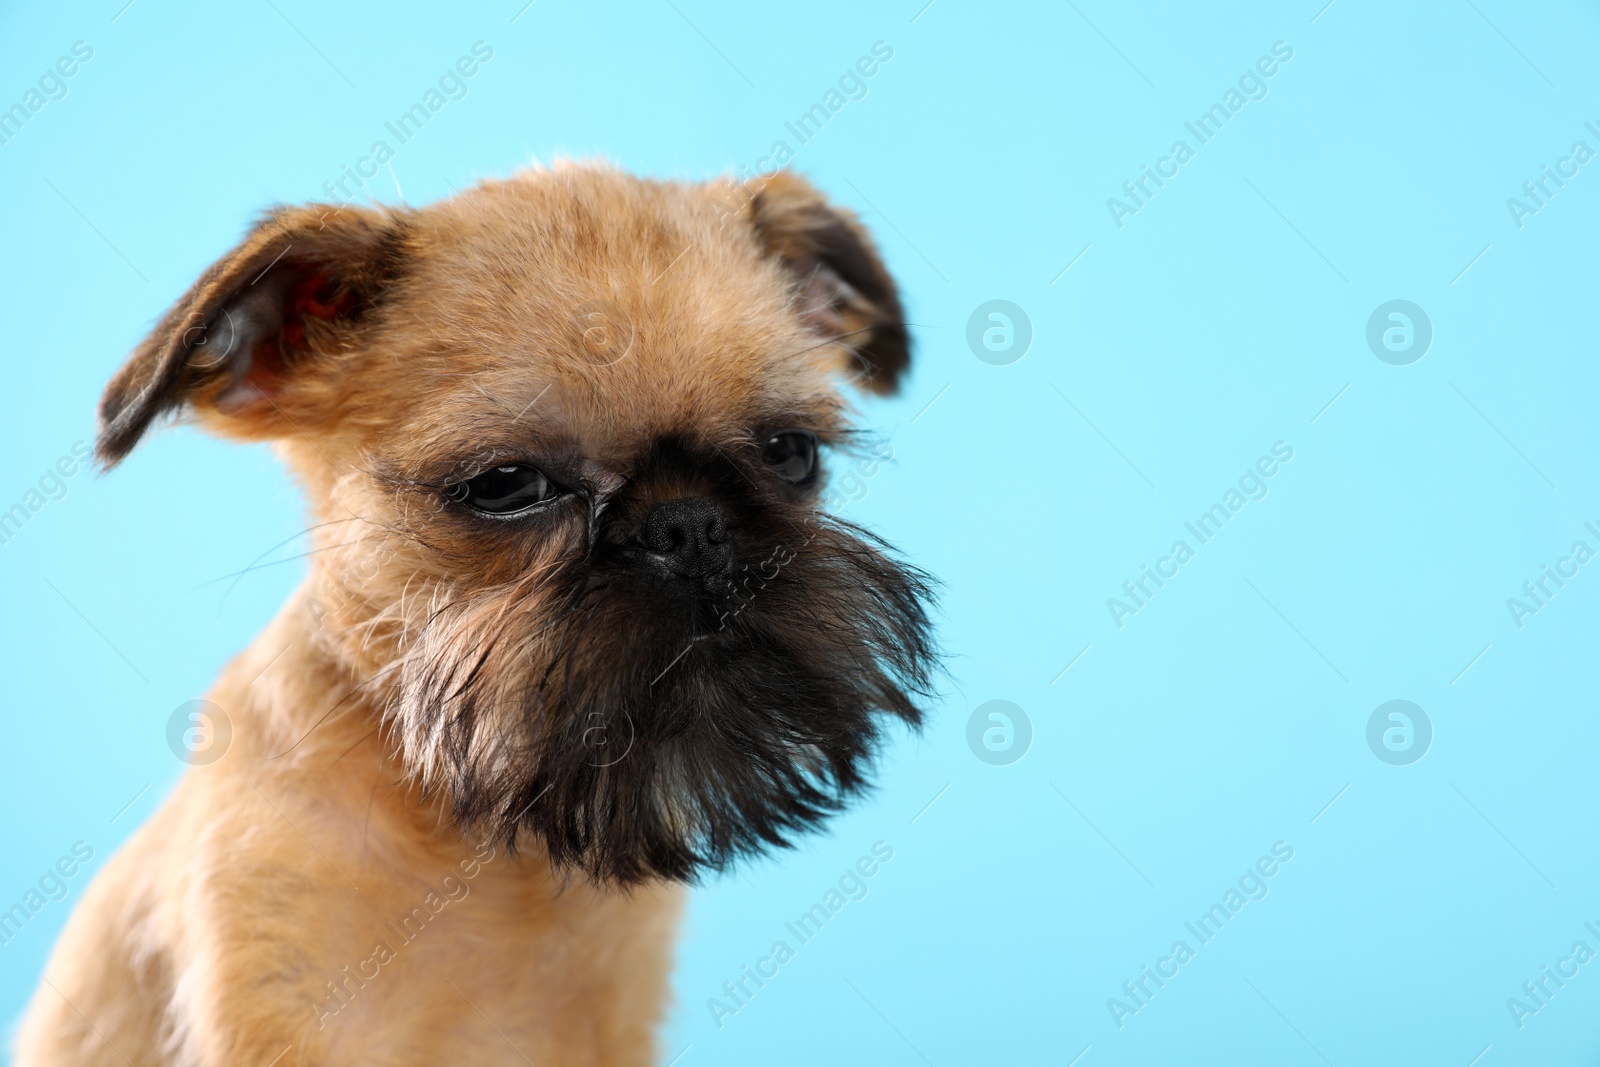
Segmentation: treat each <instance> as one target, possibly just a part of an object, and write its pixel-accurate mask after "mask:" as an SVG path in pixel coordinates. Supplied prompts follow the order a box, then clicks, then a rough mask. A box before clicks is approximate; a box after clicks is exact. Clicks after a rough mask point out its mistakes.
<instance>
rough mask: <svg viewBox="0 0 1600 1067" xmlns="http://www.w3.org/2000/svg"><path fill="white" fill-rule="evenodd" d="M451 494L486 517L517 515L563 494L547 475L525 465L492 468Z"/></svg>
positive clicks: (452, 487) (452, 488)
mask: <svg viewBox="0 0 1600 1067" xmlns="http://www.w3.org/2000/svg"><path fill="white" fill-rule="evenodd" d="M448 492H449V494H450V499H452V500H455V501H458V502H459V503H462V504H465V505H467V507H469V508H471V509H472V510H473V511H480V512H483V513H484V514H485V515H515V514H517V513H518V512H520V511H526V510H528V509H529V508H531V507H533V506H534V505H536V504H543V503H545V502H546V501H548V500H554V499H555V498H556V497H557V496H560V495H561V494H560V492H559V491H558V490H557V489H556V487H555V485H554V483H552V482H551V481H550V479H549V478H546V477H545V476H544V472H542V471H539V470H535V469H534V468H533V467H530V466H528V465H527V464H526V463H513V464H510V465H507V466H504V467H491V468H490V469H489V470H486V471H484V472H483V473H482V474H480V475H478V476H477V477H475V478H468V479H467V480H466V481H464V482H461V483H460V484H458V485H453V486H451V487H450V489H449V490H448Z"/></svg>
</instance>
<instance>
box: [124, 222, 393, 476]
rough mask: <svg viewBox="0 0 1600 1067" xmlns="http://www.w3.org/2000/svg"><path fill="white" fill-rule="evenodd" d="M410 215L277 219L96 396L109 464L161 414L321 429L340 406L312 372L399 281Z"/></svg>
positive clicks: (201, 285)
mask: <svg viewBox="0 0 1600 1067" xmlns="http://www.w3.org/2000/svg"><path fill="white" fill-rule="evenodd" d="M405 224H406V216H405V214H404V213H401V212H394V211H382V212H379V211H371V210H367V209H362V208H353V207H348V206H346V207H333V206H326V205H314V204H313V205H307V206H304V207H293V208H280V209H277V210H275V211H272V212H269V213H268V214H267V215H266V216H265V217H264V218H262V220H261V221H260V222H258V223H257V224H256V226H255V227H254V228H253V229H252V230H251V231H250V234H249V236H247V237H246V238H245V239H244V241H243V242H242V243H241V244H240V245H239V247H238V248H235V249H234V250H233V251H232V252H230V253H228V254H227V255H226V256H224V257H222V259H220V260H218V261H217V262H216V263H215V264H213V265H212V266H211V267H210V268H209V269H208V270H207V271H206V272H205V273H204V274H202V275H201V276H200V279H199V280H198V281H196V282H195V283H194V285H193V286H192V287H190V289H189V291H188V292H187V293H185V294H184V295H183V296H182V297H181V298H180V299H179V300H178V302H177V303H176V304H174V305H173V306H172V309H171V310H170V311H168V312H167V314H166V316H165V317H164V318H162V320H161V322H160V324H159V325H158V326H156V328H155V329H154V330H153V331H151V333H150V336H148V337H146V338H145V339H144V341H143V342H142V343H140V345H139V346H138V347H137V348H135V349H134V351H133V354H132V355H131V356H130V357H129V358H128V361H127V362H126V363H125V364H123V366H122V369H120V370H119V371H117V373H116V375H115V376H114V377H112V379H111V382H110V384H108V385H107V386H106V391H105V395H104V396H103V397H101V400H100V429H99V435H98V437H97V438H96V440H95V453H96V455H97V456H98V457H99V459H100V462H101V464H102V465H103V466H105V467H107V468H110V467H113V466H115V465H116V464H117V463H118V462H120V461H121V460H122V458H123V457H124V456H126V455H127V454H128V452H129V451H131V450H132V448H133V446H134V445H135V444H137V443H138V441H139V438H140V437H142V436H143V435H144V433H145V431H146V430H147V429H149V427H150V424H151V422H153V421H154V420H155V419H156V418H157V417H158V416H160V415H163V414H166V413H169V412H176V411H179V410H181V409H185V408H188V409H190V410H193V411H195V412H196V413H198V414H199V415H200V416H201V417H202V418H203V419H204V420H205V422H206V423H207V424H208V425H209V426H211V427H212V428H214V429H216V430H218V431H219V432H222V433H224V434H227V435H229V436H235V437H242V438H246V439H261V438H268V437H275V436H278V435H280V434H282V433H285V432H288V430H289V428H290V426H291V425H296V426H298V425H304V424H305V423H303V422H302V421H301V420H306V422H312V423H314V422H315V421H316V420H317V418H318V417H319V416H326V415H328V414H329V412H330V408H329V402H330V401H331V400H334V399H336V398H335V397H331V396H329V395H327V394H328V393H329V392H330V391H329V390H328V389H327V388H326V387H324V388H322V389H321V390H319V389H318V388H317V382H316V381H314V380H313V379H315V378H316V377H317V376H316V375H314V374H310V373H307V372H308V371H309V370H311V369H312V368H313V367H314V365H316V364H318V363H320V362H325V361H329V360H333V359H336V358H337V354H338V353H339V352H340V351H341V350H344V349H346V348H348V347H350V346H351V344H352V343H353V341H354V339H355V336H356V334H357V333H358V332H359V330H360V328H361V325H362V322H363V320H364V319H365V318H366V317H367V316H368V315H369V314H370V312H371V311H372V309H373V307H374V306H375V305H376V302H377V301H378V299H379V297H380V296H381V295H382V292H383V290H384V288H385V287H386V286H387V285H389V284H390V283H391V282H392V280H393V279H394V278H395V277H397V276H398V273H399V269H400V266H401V260H402V258H403V257H402V252H403V242H404V231H405Z"/></svg>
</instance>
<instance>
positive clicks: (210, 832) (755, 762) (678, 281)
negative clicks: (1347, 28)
mask: <svg viewBox="0 0 1600 1067" xmlns="http://www.w3.org/2000/svg"><path fill="white" fill-rule="evenodd" d="M906 326H907V324H906V323H905V322H904V313H903V311H902V306H901V301H900V297H899V295H898V292H897V289H896V286H895V283H894V282H893V280H892V279H891V278H890V276H889V274H888V272H887V270H886V269H885V267H884V264H883V260H882V258H881V256H880V254H879V252H878V251H877V249H876V246H875V245H874V243H873V242H872V240H871V238H870V236H869V235H868V234H867V232H866V231H865V229H864V228H863V227H862V225H861V224H860V222H859V221H858V220H857V219H856V218H855V217H854V216H853V215H852V214H850V213H849V212H847V211H845V210H843V209H840V208H838V207H835V206H832V205H830V204H829V203H828V202H827V200H825V199H824V197H823V196H822V195H821V194H820V193H819V192H818V191H817V190H816V189H815V188H814V187H813V186H812V185H810V184H809V183H808V182H806V181H805V180H804V179H802V178H799V177H797V176H794V175H793V174H790V173H787V172H780V173H777V174H773V175H770V176H765V177H760V178H756V179H753V180H750V181H747V182H733V181H727V180H725V181H718V182H710V183H704V184H689V183H671V182H655V181H647V180H643V179H639V178H635V177H631V176H629V175H626V174H624V173H622V172H621V171H618V170H616V169H613V168H611V167H609V166H604V165H599V164H592V163H562V164H557V165H555V166H553V167H546V168H535V169H530V170H526V171H522V172H518V173H517V174H515V175H513V176H512V177H510V178H507V179H504V180H491V181H485V182H483V183H481V184H479V185H476V186H474V187H472V188H471V189H469V190H467V191H466V192H464V193H461V194H459V195H457V196H455V197H453V198H451V199H448V200H444V201H441V202H439V203H436V204H433V205H430V206H428V207H423V208H410V207H390V208H383V207H376V206H374V207H356V206H350V205H345V206H342V207H334V206H317V205H310V206H296V207H288V208H280V209H277V210H274V211H272V212H269V213H268V214H267V215H266V216H264V217H263V219H262V220H261V221H260V222H259V223H258V224H257V225H256V226H255V227H254V229H253V230H252V231H251V232H250V233H249V234H248V236H247V237H246V238H245V240H244V241H243V243H241V244H240V245H239V246H238V247H237V248H236V249H234V250H233V251H232V252H230V253H229V254H227V255H226V256H224V257H223V258H222V259H221V260H220V261H218V262H217V263H216V264H214V265H213V266H212V267H211V268H210V269H208V270H207V271H206V272H205V273H204V274H203V275H202V276H201V277H200V279H199V280H198V281H197V282H196V283H195V284H194V286H193V287H192V288H191V289H190V290H189V291H188V292H187V293H186V294H185V295H184V296H183V297H182V298H181V299H180V300H178V302H177V304H176V305H175V306H174V307H173V308H172V309H171V311H170V312H168V314H167V315H166V316H165V317H164V318H163V319H162V320H161V321H160V323H159V324H158V325H157V326H156V328H155V329H154V331H153V332H152V333H151V334H150V335H149V337H148V338H147V339H146V340H145V341H144V342H142V343H141V344H140V345H139V346H138V347H137V348H136V349H135V350H134V352H133V353H132V355H131V357H130V358H129V359H128V361H127V362H126V364H125V365H124V366H123V367H122V368H121V369H120V370H119V371H118V372H117V373H116V375H115V376H114V377H113V378H112V380H111V381H110V383H109V385H108V386H107V388H106V391H105V394H104V397H103V399H102V401H101V404H100V410H99V416H100V423H99V430H98V436H97V440H96V443H95V449H96V453H97V457H98V459H99V461H100V463H101V465H102V466H103V467H104V468H108V469H109V468H110V467H114V466H115V465H116V464H118V463H119V462H121V461H122V460H123V459H124V457H126V456H127V455H128V453H129V451H130V450H131V449H132V448H133V447H134V445H135V444H136V443H137V442H138V441H139V439H140V438H141V437H142V436H143V435H144V434H145V433H146V431H147V430H148V429H149V428H150V427H151V426H152V425H153V424H155V423H156V422H157V420H159V419H162V418H163V417H167V416H178V417H184V416H187V417H189V418H192V419H194V420H195V421H197V422H198V423H199V424H200V425H202V426H203V427H205V428H207V429H208V430H210V431H212V432H215V433H216V434H219V435H221V436H223V437H227V438H232V439H237V440H242V441H269V442H272V443H273V445H274V448H275V450H276V451H277V452H278V454H279V455H280V456H281V457H282V459H283V460H284V461H285V462H286V464H287V466H288V467H289V468H290V470H291V471H292V472H293V473H294V475H295V476H296V478H297V479H298V481H299V482H300V484H301V485H302V486H303V488H304V490H305V493H306V494H307V496H308V498H309V502H310V511H311V516H312V520H313V522H314V525H313V526H312V527H311V529H310V530H309V531H308V533H309V535H310V537H311V539H312V546H313V547H312V551H311V552H310V554H309V559H310V565H309V568H308V575H307V579H306V581H305V582H304V584H303V585H302V586H301V587H300V588H299V589H298V591H297V592H296V593H295V594H294V595H293V596H292V597H291V599H290V600H289V601H288V602H287V603H286V605H285V606H284V608H283V609H282V611H281V613H280V614H279V615H278V616H277V617H276V619H275V620H274V621H273V622H272V623H271V624H270V625H269V626H268V627H267V628H266V629H265V630H264V631H263V632H262V634H261V635H260V637H259V638H258V640H257V641H256V642H255V643H254V644H252V645H251V646H250V647H249V648H248V649H247V650H246V651H245V652H244V653H242V654H241V655H240V656H239V657H238V658H237V659H235V660H234V661H233V662H231V663H230V664H229V665H228V666H227V667H226V668H225V669H224V671H223V673H222V675H221V676H220V678H219V679H218V680H217V682H216V684H215V687H214V688H213V689H212V690H211V692H210V693H209V694H208V698H207V701H206V703H205V705H204V707H205V708H206V709H207V710H206V711H205V712H204V714H203V715H202V716H201V719H197V720H196V721H197V722H199V721H203V722H204V725H205V727H206V729H207V730H208V731H214V732H213V733H212V734H211V741H212V742H213V743H217V742H218V739H219V738H225V751H222V752H221V753H220V758H214V757H216V756H217V754H218V753H217V750H216V748H215V747H214V748H213V749H212V751H211V753H210V755H208V757H207V758H206V759H205V760H199V759H196V760H192V761H191V762H192V763H194V765H193V766H191V767H190V768H189V769H188V770H187V771H186V772H185V774H184V776H183V777H182V778H181V779H180V781H179V783H178V785H177V787H176V788H175V790H174V792H173V794H172V795H171V796H170V797H169V798H168V800H167V801H166V802H165V804H164V805H163V806H162V807H161V808H160V809H159V811H158V812H157V813H156V814H155V815H154V816H153V817H152V819H151V820H150V821H149V822H148V823H147V824H145V825H144V826H143V827H142V828H140V829H139V830H138V831H137V832H136V833H135V834H134V835H133V836H132V838H131V839H130V840H129V841H128V842H127V844H126V845H124V846H123V848H122V849H121V850H120V851H119V852H118V853H117V854H116V855H115V856H114V857H112V858H111V859H110V860H109V861H108V862H107V863H106V865H105V867H104V868H103V869H102V870H101V871H100V872H99V874H98V875H97V877H96V878H95V879H94V881H93V883H92V884H91V885H90V886H89V888H88V889H87V890H86V891H85V893H84V897H83V899H82V901H81V903H80V904H79V906H78V907H77V909H76V911H75V913H74V914H73V915H72V917H71V918H70V920H69V922H68V924H67V926H66V929H65V931H64V932H63V934H62V936H61V939H60V942H59V944H58V945H57V947H56V949H55V951H54V954H53V956H52V958H51V960H50V962H49V964H48V966H47V968H46V971H45V974H44V979H43V982H42V984H41V985H40V987H39V989H38V991H37V992H36V994H35V996H34V999H33V1001H32V1003H31V1005H30V1007H29V1010H28V1014H27V1016H26V1018H25V1019H24V1022H23V1024H22V1026H21V1028H20V1031H19V1034H18V1038H17V1059H16V1062H17V1063H18V1064H19V1065H21V1067H42V1065H59V1064H73V1065H79V1064H97V1065H98V1064H105V1065H128V1064H136V1065H140V1067H143V1065H145V1064H156V1063H161V1064H181V1065H185V1067H202V1065H223V1064H227V1065H230V1067H233V1065H245V1067H269V1065H270V1067H293V1065H297V1064H339V1065H345V1064H353V1063H361V1064H381V1065H390V1064H444V1063H451V1064H454V1063H470V1064H475V1065H477V1064H502V1063H504V1064H526V1063H539V1064H561V1065H563V1067H576V1065H614V1064H643V1063H649V1062H654V1060H655V1056H656V1051H657V1050H656V1048H655V1030H656V1028H657V1027H658V1025H659V1023H660V1020H661V1018H662V1016H663V1013H664V1010H665V1006H666V1004H665V1002H666V994H667V989H668V975H669V970H670V964H671V956H672V949H673V937H674V928H675V925H676V921H677V918H678V916H679V913H680V910H681V906H682V899H683V894H684V892H685V888H684V887H685V886H686V885H689V884H693V883H694V882H695V881H696V879H697V878H699V877H700V876H702V875H705V874H706V873H708V872H715V871H720V870H724V869H726V868H727V867H728V866H729V865H730V864H733V863H735V862H737V861H738V860H740V859H741V858H743V857H747V856H750V855H752V854H757V853H760V852H762V851H764V850H768V849H774V848H781V847H785V846H788V845H790V844H791V843H792V842H794V841H795V839H796V837H797V835H800V834H802V833H804V832H806V831H808V830H810V829H813V828H815V827H816V826H818V825H819V823H821V822H822V821H823V820H824V819H826V818H827V817H828V816H829V815H830V814H832V813H834V812H836V811H838V810H840V809H841V808H842V807H843V806H844V805H846V804H847V803H848V802H849V801H850V800H851V799H852V798H853V797H855V796H857V795H858V794H860V793H861V791H862V790H863V789H864V788H866V787H867V785H868V781H869V774H870V769H871V763H872V757H873V754H874V751H875V750H876V748H877V747H879V745H880V743H881V739H882V737H883V736H884V732H885V728H886V727H887V726H890V725H892V724H893V723H895V722H896V721H898V722H901V723H904V724H907V725H909V726H910V727H911V728H915V727H916V726H918V725H919V724H920V723H921V721H922V719H923V716H924V714H925V709H926V707H927V705H928V702H929V700H930V699H931V698H932V696H933V687H932V684H931V679H932V678H933V677H934V675H935V674H937V673H938V670H939V667H938V653H937V651H936V649H935V647H934V642H933V636H932V627H931V623H930V618H929V612H930V610H931V603H932V601H931V596H932V581H933V580H932V579H931V577H929V576H928V575H926V574H925V573H924V572H922V571H920V570H919V569H917V568H915V567H913V566H910V565H908V564H906V563H904V562H902V561H899V560H898V559H897V558H896V556H895V554H894V553H893V551H892V550H891V549H890V548H889V546H888V545H886V544H885V543H884V542H882V541H881V540H880V539H879V538H878V537H876V536H875V535H873V534H872V533H869V532H868V531H866V530H864V529H862V528H859V527H857V526H855V525H853V524H851V523H849V522H847V521H845V520H843V519H841V518H838V517H836V516H834V515H832V514H831V513H830V511H829V509H828V507H827V506H826V505H827V503H828V501H827V500H826V498H825V495H824V486H825V474H824V470H823V466H822V455H823V453H824V452H825V451H826V450H828V449H838V450H845V451H847V452H848V451H849V450H851V449H859V448H860V447H861V446H860V444H859V441H860V438H859V435H858V431H855V430H853V429H852V408H851V404H850V400H849V392H848V391H847V389H848V388H850V387H854V388H859V389H861V390H864V391H867V392H872V393H878V394H888V393H892V392H893V391H894V390H895V389H896V387H897V384H898V382H899V381H900V379H901V378H902V376H903V375H904V373H905V371H906V369H907V367H908V365H909V361H910V342H909V337H908V332H907V328H906ZM194 488H195V487H194V486H193V485H191V486H189V487H188V489H190V490H193V489H194Z"/></svg>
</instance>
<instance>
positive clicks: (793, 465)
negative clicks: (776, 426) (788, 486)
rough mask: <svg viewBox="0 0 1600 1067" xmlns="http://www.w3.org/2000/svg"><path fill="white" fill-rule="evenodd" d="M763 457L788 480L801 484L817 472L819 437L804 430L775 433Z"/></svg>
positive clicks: (781, 476)
mask: <svg viewBox="0 0 1600 1067" xmlns="http://www.w3.org/2000/svg"><path fill="white" fill-rule="evenodd" d="M761 458H762V460H764V461H765V462H766V464H767V466H769V467H771V468H772V469H773V470H774V471H776V472H777V474H778V477H780V478H782V479H783V480H784V481H786V482H790V483H792V484H794V485H799V484H801V483H802V482H805V481H807V480H808V479H809V478H810V477H811V476H812V475H813V474H815V473H816V472H817V439H816V438H815V437H812V436H811V435H810V434H809V433H806V432H805V431H804V430H785V431H783V432H782V433H780V434H774V435H773V436H772V439H771V440H770V441H768V442H767V446H766V447H765V448H763V449H762V450H761Z"/></svg>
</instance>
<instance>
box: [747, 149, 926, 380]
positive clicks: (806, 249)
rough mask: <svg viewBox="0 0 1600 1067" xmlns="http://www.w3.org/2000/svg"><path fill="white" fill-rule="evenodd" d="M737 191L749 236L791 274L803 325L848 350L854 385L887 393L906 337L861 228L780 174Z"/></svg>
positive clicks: (906, 352) (894, 298) (799, 181)
mask: <svg viewBox="0 0 1600 1067" xmlns="http://www.w3.org/2000/svg"><path fill="white" fill-rule="evenodd" d="M745 189H746V190H747V192H748V193H749V201H748V203H749V217H750V221H751V223H752V225H753V226H754V227H755V230H756V235H757V237H758V238H759V239H760V241H761V242H762V243H763V245H764V246H765V248H766V250H767V252H768V253H769V254H770V255H772V256H775V257H777V258H778V260H779V261H780V262H782V263H783V265H784V267H785V268H786V269H787V270H788V271H789V273H790V275H791V276H792V277H793V278H794V281H795V299H796V301H797V302H798V306H799V308H800V311H801V314H802V316H803V317H804V318H805V320H806V323H807V325H808V326H810V327H811V328H812V330H814V331H815V332H816V333H817V334H818V336H819V337H822V338H829V339H838V341H839V343H840V344H841V345H842V346H844V347H845V348H846V349H847V350H848V351H850V352H851V353H852V355H853V356H854V359H853V361H852V365H851V366H849V367H848V368H847V370H848V371H849V372H850V373H851V374H852V376H853V378H854V380H855V382H856V384H858V385H859V386H860V387H861V388H863V389H867V390H870V391H872V392H874V393H880V394H884V395H888V394H891V393H893V392H895V390H896V389H898V388H899V385H900V377H901V375H903V374H904V373H905V371H906V368H907V367H908V366H910V364H911V338H910V335H909V334H908V333H907V332H906V323H905V312H904V311H903V310H902V309H901V306H900V294H899V292H898V291H897V290H896V289H895V284H894V279H893V278H891V277H889V272H888V270H887V269H885V267H884V265H883V259H882V257H881V256H880V255H879V254H878V249H877V247H876V246H875V245H874V244H873V243H872V238H871V237H869V236H868V235H867V231H866V229H865V228H864V227H863V226H862V225H861V223H860V221H859V220H857V219H856V217H855V216H854V215H853V214H852V213H851V212H849V211H846V210H844V209H842V208H837V207H834V206H833V205H832V204H829V203H828V201H827V200H826V199H824V198H823V196H822V194H821V193H819V192H817V190H816V188H815V187H813V186H812V185H811V183H809V182H807V181H806V180H805V179H803V178H800V177H798V176H796V175H794V174H791V173H789V172H787V171H780V172H779V173H777V174H773V175H770V176H767V177H763V178H756V179H754V180H752V181H750V182H748V183H746V185H745Z"/></svg>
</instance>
